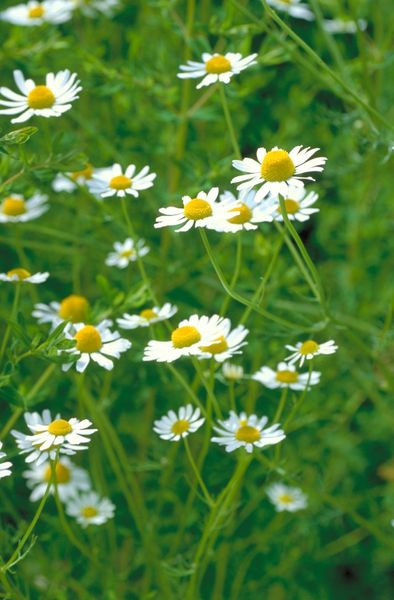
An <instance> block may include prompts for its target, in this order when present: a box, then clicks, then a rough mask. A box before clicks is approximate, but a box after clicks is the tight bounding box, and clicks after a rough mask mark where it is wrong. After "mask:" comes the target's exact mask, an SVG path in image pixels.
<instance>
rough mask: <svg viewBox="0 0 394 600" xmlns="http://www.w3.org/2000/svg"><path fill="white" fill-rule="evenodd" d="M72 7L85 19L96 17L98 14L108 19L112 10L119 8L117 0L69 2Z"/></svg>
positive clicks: (78, 0)
mask: <svg viewBox="0 0 394 600" xmlns="http://www.w3.org/2000/svg"><path fill="white" fill-rule="evenodd" d="M71 1H72V3H73V5H74V7H75V8H76V9H79V10H80V11H81V12H82V14H84V15H86V16H87V17H96V16H98V15H99V13H102V14H104V15H106V16H107V17H110V16H111V15H112V13H113V9H114V8H117V7H118V6H119V0H71Z"/></svg>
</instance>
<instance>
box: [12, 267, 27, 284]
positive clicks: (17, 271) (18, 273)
mask: <svg viewBox="0 0 394 600" xmlns="http://www.w3.org/2000/svg"><path fill="white" fill-rule="evenodd" d="M7 275H8V277H12V276H13V275H16V276H17V277H18V279H19V281H23V280H24V279H27V278H28V277H31V273H30V271H28V270H27V269H21V268H20V267H19V268H17V269H11V271H8V273H7Z"/></svg>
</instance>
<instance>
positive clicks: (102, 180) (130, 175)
mask: <svg viewBox="0 0 394 600" xmlns="http://www.w3.org/2000/svg"><path fill="white" fill-rule="evenodd" d="M134 172H135V165H129V166H128V167H127V168H126V170H125V171H123V170H122V167H121V166H120V165H119V164H117V163H116V164H114V165H113V166H112V167H109V168H105V169H97V170H96V171H95V172H94V173H93V176H92V178H91V179H89V180H88V181H87V185H88V188H89V191H90V192H91V193H92V194H93V195H94V196H96V197H97V198H109V197H110V196H119V197H120V198H123V197H125V196H126V195H131V196H134V197H135V198H138V196H139V193H140V192H141V191H142V190H147V189H148V188H150V187H152V186H153V181H154V179H155V178H156V173H149V167H148V166H147V165H146V166H145V167H144V168H143V169H141V171H140V172H139V173H138V174H137V175H134Z"/></svg>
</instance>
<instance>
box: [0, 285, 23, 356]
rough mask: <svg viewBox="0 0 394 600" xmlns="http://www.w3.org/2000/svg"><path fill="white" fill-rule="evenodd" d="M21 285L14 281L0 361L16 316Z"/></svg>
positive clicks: (0, 349) (0, 350)
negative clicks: (12, 298)
mask: <svg viewBox="0 0 394 600" xmlns="http://www.w3.org/2000/svg"><path fill="white" fill-rule="evenodd" d="M21 286H22V284H21V282H17V283H16V286H15V295H14V301H13V303H12V309H11V317H10V322H8V323H7V327H6V330H5V332H4V337H3V342H2V344H1V348H0V363H1V361H2V360H3V356H4V352H5V349H6V346H7V343H8V339H9V337H10V333H11V327H12V322H13V321H15V318H16V315H17V312H18V306H19V299H20V295H21Z"/></svg>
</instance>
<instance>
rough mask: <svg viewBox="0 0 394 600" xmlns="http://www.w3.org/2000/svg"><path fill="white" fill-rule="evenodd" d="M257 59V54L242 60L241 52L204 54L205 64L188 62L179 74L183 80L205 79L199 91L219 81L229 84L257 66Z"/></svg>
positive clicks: (199, 85)
mask: <svg viewBox="0 0 394 600" xmlns="http://www.w3.org/2000/svg"><path fill="white" fill-rule="evenodd" d="M256 57H257V54H250V55H249V56H246V57H245V58H242V54H240V53H239V52H227V53H226V54H224V55H223V54H217V53H215V54H209V53H208V52H204V53H203V55H202V61H203V62H195V61H192V60H188V61H187V65H181V66H180V67H179V68H180V70H181V73H178V77H180V78H181V79H189V78H193V79H194V78H196V77H203V79H202V81H201V82H200V83H199V84H198V86H197V89H198V90H199V89H200V88H202V87H204V86H206V85H212V84H213V83H217V82H218V81H220V82H221V83H229V82H230V80H231V78H232V77H233V76H234V75H238V74H239V73H240V72H241V71H243V70H244V69H247V68H248V67H251V66H252V65H255V64H256V60H255V59H256Z"/></svg>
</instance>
